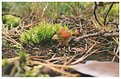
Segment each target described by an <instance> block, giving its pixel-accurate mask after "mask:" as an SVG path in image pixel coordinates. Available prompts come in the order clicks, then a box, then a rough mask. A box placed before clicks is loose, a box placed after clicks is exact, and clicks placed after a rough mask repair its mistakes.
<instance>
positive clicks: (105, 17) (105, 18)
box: [104, 2, 114, 25]
mask: <svg viewBox="0 0 121 79" xmlns="http://www.w3.org/2000/svg"><path fill="white" fill-rule="evenodd" d="M113 4H114V2H112V4H111V5H110V7H109V9H108V11H107V13H106V15H105V16H104V25H105V24H106V20H107V16H108V14H109V12H110V10H111V9H112V7H113Z"/></svg>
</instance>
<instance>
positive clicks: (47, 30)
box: [20, 23, 67, 44]
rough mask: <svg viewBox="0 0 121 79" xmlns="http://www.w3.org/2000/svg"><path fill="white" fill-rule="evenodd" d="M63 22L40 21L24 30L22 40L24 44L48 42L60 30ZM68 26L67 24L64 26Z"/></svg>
mask: <svg viewBox="0 0 121 79" xmlns="http://www.w3.org/2000/svg"><path fill="white" fill-rule="evenodd" d="M61 27H62V26H61V24H52V23H40V24H37V25H35V27H33V28H31V29H30V30H28V31H26V32H24V33H22V34H21V36H20V41H21V42H22V43H23V44H28V43H35V44H38V43H46V42H51V41H52V39H51V38H52V36H53V35H54V34H56V33H57V32H58V30H59V29H60V28H61ZM64 27H66V28H67V26H64Z"/></svg>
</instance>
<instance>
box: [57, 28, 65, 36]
mask: <svg viewBox="0 0 121 79" xmlns="http://www.w3.org/2000/svg"><path fill="white" fill-rule="evenodd" d="M64 31H66V30H65V28H64V27H62V28H60V29H59V31H58V34H60V35H61V34H62V33H63V32H64Z"/></svg>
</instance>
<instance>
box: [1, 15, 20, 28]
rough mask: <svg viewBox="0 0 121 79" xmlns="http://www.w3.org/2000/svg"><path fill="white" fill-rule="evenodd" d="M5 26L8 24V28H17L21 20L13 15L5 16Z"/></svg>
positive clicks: (3, 17)
mask: <svg viewBox="0 0 121 79" xmlns="http://www.w3.org/2000/svg"><path fill="white" fill-rule="evenodd" d="M2 20H3V24H7V25H8V26H12V27H16V26H17V25H18V24H19V22H20V20H21V19H20V18H19V17H16V16H13V15H4V16H2Z"/></svg>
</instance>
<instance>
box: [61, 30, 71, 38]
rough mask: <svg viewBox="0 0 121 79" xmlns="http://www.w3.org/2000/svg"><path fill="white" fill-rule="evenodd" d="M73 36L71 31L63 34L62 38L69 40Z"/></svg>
mask: <svg viewBox="0 0 121 79" xmlns="http://www.w3.org/2000/svg"><path fill="white" fill-rule="evenodd" d="M70 36H71V33H70V32H69V31H64V32H63V33H62V38H64V39H68V38H69V37H70Z"/></svg>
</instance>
